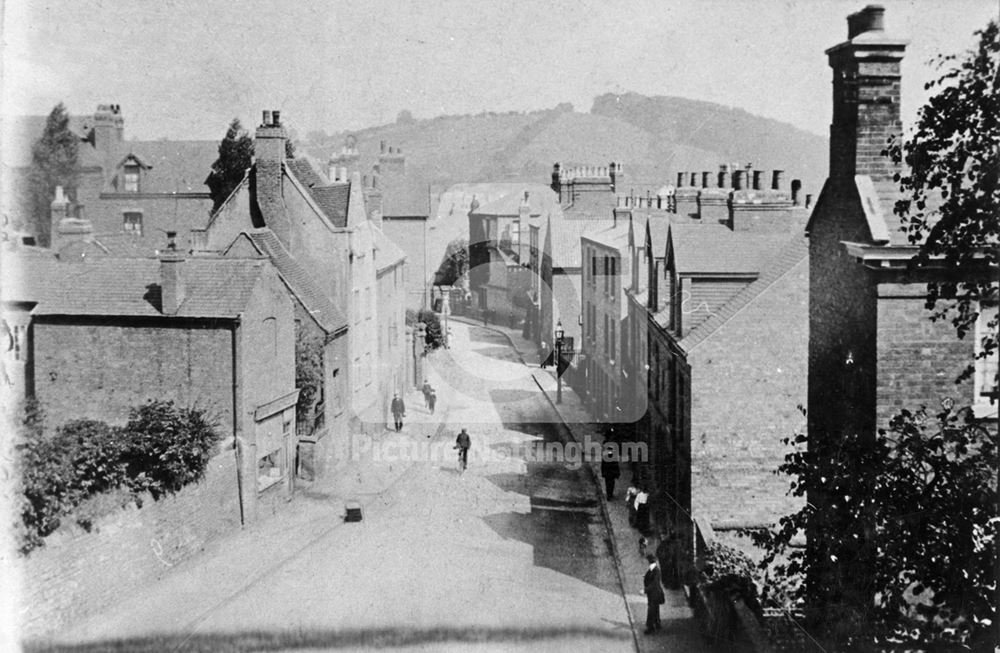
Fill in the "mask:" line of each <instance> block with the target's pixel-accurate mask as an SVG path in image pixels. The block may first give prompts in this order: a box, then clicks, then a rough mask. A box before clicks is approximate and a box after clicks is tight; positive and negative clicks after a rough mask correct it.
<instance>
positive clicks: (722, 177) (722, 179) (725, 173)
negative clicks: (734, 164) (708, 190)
mask: <svg viewBox="0 0 1000 653" xmlns="http://www.w3.org/2000/svg"><path fill="white" fill-rule="evenodd" d="M721 167H722V168H723V169H722V170H720V171H719V188H727V187H728V186H729V169H728V168H727V166H725V165H723V166H721Z"/></svg>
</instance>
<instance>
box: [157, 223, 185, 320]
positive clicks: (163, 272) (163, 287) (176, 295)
mask: <svg viewBox="0 0 1000 653" xmlns="http://www.w3.org/2000/svg"><path fill="white" fill-rule="evenodd" d="M185 290H186V288H185V283H184V255H183V254H182V253H181V252H180V251H178V249H177V232H176V231H168V232H167V249H166V250H164V251H162V252H160V310H161V312H162V313H163V314H164V315H177V311H178V310H180V307H181V304H183V303H184V297H185Z"/></svg>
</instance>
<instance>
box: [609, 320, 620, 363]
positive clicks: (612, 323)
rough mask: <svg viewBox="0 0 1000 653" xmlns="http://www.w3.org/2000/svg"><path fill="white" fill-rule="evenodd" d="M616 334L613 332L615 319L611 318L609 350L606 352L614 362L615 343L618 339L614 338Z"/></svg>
mask: <svg viewBox="0 0 1000 653" xmlns="http://www.w3.org/2000/svg"><path fill="white" fill-rule="evenodd" d="M616 335H617V334H616V333H615V321H614V320H611V350H610V351H609V352H608V356H609V357H610V358H611V361H612V362H614V360H615V349H616V348H617V347H616V345H617V344H618V340H617V339H616V338H615V336H616Z"/></svg>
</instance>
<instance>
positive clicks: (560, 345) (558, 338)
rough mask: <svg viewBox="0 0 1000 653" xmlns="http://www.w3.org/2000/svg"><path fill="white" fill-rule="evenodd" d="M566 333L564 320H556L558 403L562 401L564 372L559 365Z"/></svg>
mask: <svg viewBox="0 0 1000 653" xmlns="http://www.w3.org/2000/svg"><path fill="white" fill-rule="evenodd" d="M565 334H566V332H565V331H563V325H562V320H558V321H557V322H556V334H555V335H556V340H555V342H556V403H557V404H561V403H562V374H560V369H559V365H560V363H562V348H563V336H564V335H565Z"/></svg>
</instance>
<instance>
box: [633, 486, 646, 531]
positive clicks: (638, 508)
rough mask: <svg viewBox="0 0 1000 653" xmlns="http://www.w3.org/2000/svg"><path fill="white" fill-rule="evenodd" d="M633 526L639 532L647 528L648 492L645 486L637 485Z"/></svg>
mask: <svg viewBox="0 0 1000 653" xmlns="http://www.w3.org/2000/svg"><path fill="white" fill-rule="evenodd" d="M635 527H636V528H637V529H639V532H640V533H645V532H647V531H648V530H649V492H646V488H645V486H642V485H640V486H639V493H638V494H636V495H635Z"/></svg>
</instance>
